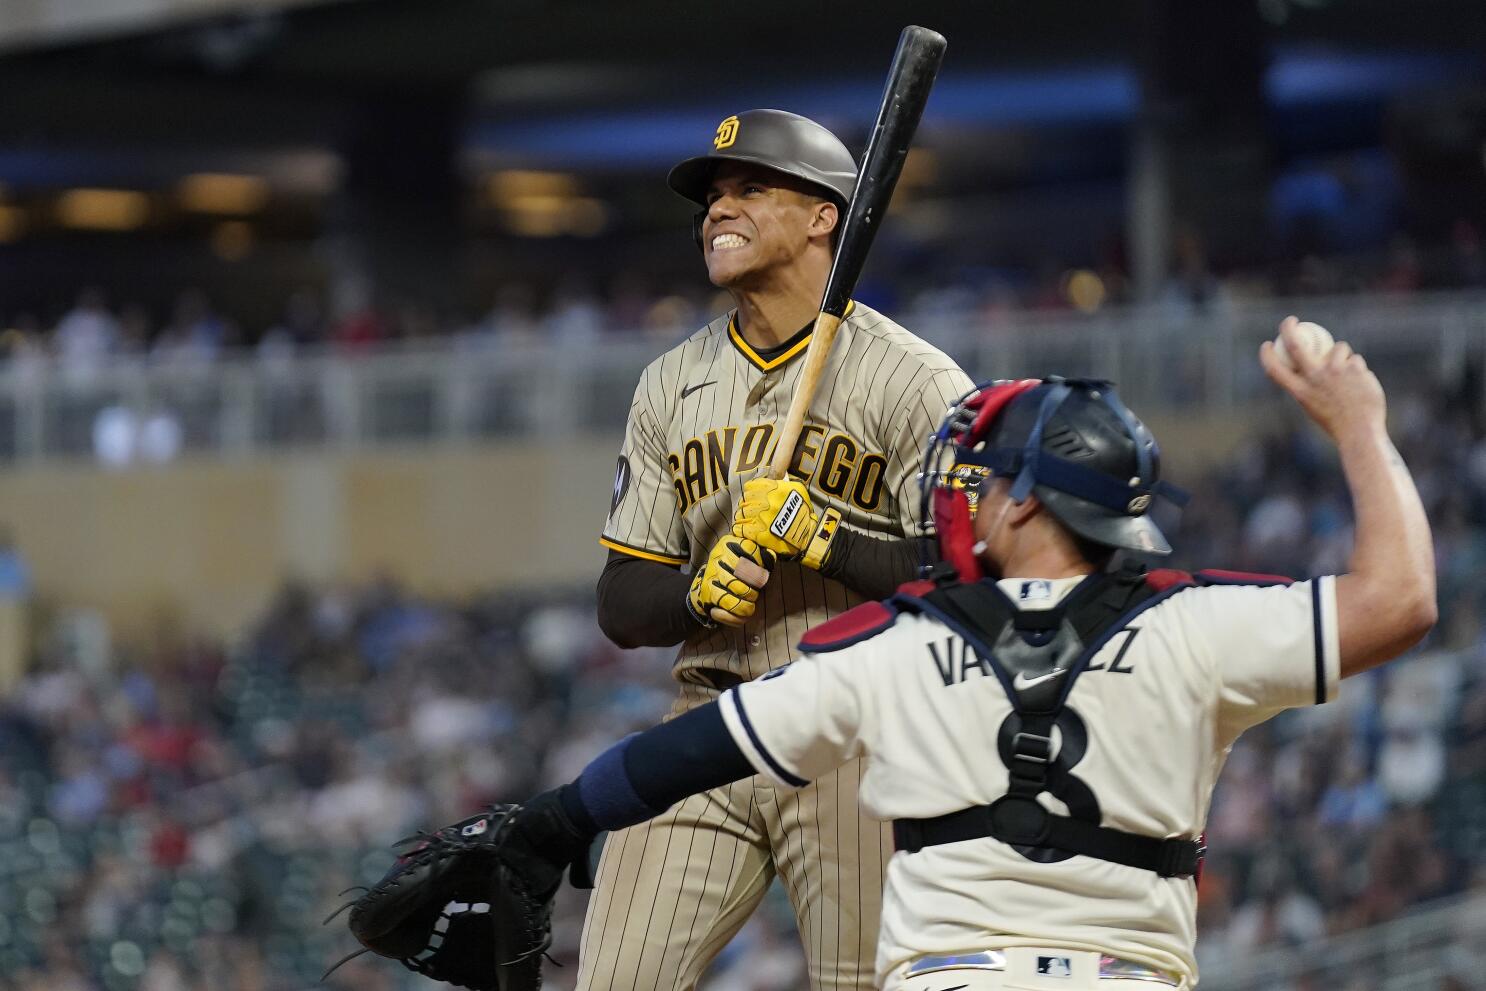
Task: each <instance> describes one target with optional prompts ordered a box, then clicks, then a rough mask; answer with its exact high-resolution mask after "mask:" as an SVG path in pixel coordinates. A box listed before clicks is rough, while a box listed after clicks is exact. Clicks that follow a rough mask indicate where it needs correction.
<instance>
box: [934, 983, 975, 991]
mask: <svg viewBox="0 0 1486 991" xmlns="http://www.w3.org/2000/svg"><path fill="white" fill-rule="evenodd" d="M969 986H970V985H968V984H956V985H955V986H954V987H952V988H940V989H939V991H960V989H961V988H968V987H969Z"/></svg>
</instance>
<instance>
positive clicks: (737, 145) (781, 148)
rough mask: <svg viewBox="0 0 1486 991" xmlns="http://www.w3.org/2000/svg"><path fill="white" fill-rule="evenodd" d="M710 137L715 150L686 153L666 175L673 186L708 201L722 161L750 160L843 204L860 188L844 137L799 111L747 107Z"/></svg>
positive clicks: (701, 201) (700, 201)
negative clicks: (795, 112)
mask: <svg viewBox="0 0 1486 991" xmlns="http://www.w3.org/2000/svg"><path fill="white" fill-rule="evenodd" d="M711 143H712V150H711V151H709V152H708V153H707V154H705V155H698V156H696V157H695V158H688V159H687V160H686V161H684V162H682V163H680V164H679V165H677V166H676V167H675V168H673V169H672V170H671V174H670V175H669V176H667V177H666V182H667V183H668V184H669V185H670V187H671V188H672V189H674V190H675V191H676V192H678V193H680V194H681V195H682V196H685V197H686V198H687V199H689V200H691V201H692V202H693V203H698V204H701V205H702V206H704V207H705V206H706V205H707V187H708V186H709V185H710V184H711V182H712V173H713V171H714V170H715V169H716V168H717V165H718V163H719V162H748V163H751V164H753V165H762V166H765V167H767V168H771V169H773V170H775V171H776V172H783V173H784V174H785V175H790V176H794V177H795V178H796V179H803V180H805V181H806V182H808V183H810V184H812V185H815V186H819V187H820V189H821V193H822V194H823V195H825V196H826V197H827V198H829V199H832V200H835V201H836V205H837V206H840V207H841V208H843V209H845V207H846V204H847V203H848V202H850V201H851V193H852V190H853V189H855V188H856V182H857V165H856V160H855V159H854V158H852V157H851V152H849V151H847V149H846V146H845V145H844V144H842V143H841V139H840V138H838V137H836V135H834V134H832V133H831V132H830V131H828V130H826V129H825V128H824V127H821V126H820V125H819V124H817V123H816V122H815V121H813V120H811V119H810V118H808V117H801V116H800V115H799V114H792V113H789V112H788V111H784V110H746V111H744V112H743V113H741V114H735V115H733V116H732V117H729V118H727V119H726V120H724V121H723V122H722V123H720V124H718V125H717V132H716V133H715V134H714V135H713V136H712V139H711Z"/></svg>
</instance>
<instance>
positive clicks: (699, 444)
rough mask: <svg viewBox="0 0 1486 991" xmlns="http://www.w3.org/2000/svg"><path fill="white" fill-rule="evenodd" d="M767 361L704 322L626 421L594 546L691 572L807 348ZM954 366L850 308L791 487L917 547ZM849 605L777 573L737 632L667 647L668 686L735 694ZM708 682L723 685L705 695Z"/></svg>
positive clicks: (827, 584) (730, 332) (801, 342)
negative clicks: (921, 486)
mask: <svg viewBox="0 0 1486 991" xmlns="http://www.w3.org/2000/svg"><path fill="white" fill-rule="evenodd" d="M809 336H810V335H809V334H808V333H805V334H802V335H800V336H799V337H797V338H796V339H795V340H793V341H792V342H790V343H789V344H788V346H787V347H785V348H784V349H783V350H782V352H781V353H779V354H775V355H772V356H770V355H763V354H760V353H759V352H757V351H756V350H754V349H753V348H752V347H750V346H749V344H748V342H747V341H746V340H744V338H743V337H742V335H741V334H740V333H739V332H738V329H737V327H736V325H735V324H734V320H733V315H732V314H727V315H724V316H721V317H719V318H718V319H716V320H714V321H713V322H712V323H710V324H708V325H707V326H706V327H703V328H702V329H701V330H700V331H698V332H697V333H695V334H693V335H692V336H691V337H689V338H687V339H686V340H685V341H684V342H682V343H681V344H680V345H678V346H677V347H675V348H672V349H671V350H670V351H668V352H666V353H665V354H664V355H662V356H661V357H660V358H658V359H656V360H655V361H654V362H652V363H651V364H650V365H649V367H647V368H646V369H645V372H644V374H643V375H641V377H640V383H639V385H638V387H637V388H636V389H635V398H634V402H633V404H632V405H631V406H630V411H629V422H628V424H627V426H626V433H625V440H624V448H623V450H622V451H621V453H620V456H619V464H618V468H617V471H616V473H615V479H614V497H613V501H612V503H611V507H610V512H609V517H608V520H607V522H606V523H605V525H604V530H603V536H602V538H601V541H600V542H601V543H603V544H604V546H606V547H609V548H611V549H612V550H616V551H620V552H623V553H625V554H631V555H634V556H636V557H641V558H645V559H648V560H653V561H661V562H663V563H666V564H674V565H678V566H679V565H687V564H689V565H691V566H692V567H697V566H698V565H699V564H701V563H702V562H704V561H705V560H706V557H707V553H708V552H709V551H710V550H711V549H712V546H713V544H714V543H715V542H716V541H717V539H718V538H719V537H720V536H722V535H723V534H725V533H727V532H728V530H729V529H730V528H731V527H732V523H733V516H734V513H735V510H736V508H737V505H738V503H739V502H740V501H741V499H742V492H743V483H744V482H745V481H747V480H748V479H750V478H753V477H755V476H757V475H760V474H762V473H763V472H765V471H767V470H768V466H769V463H770V461H771V460H772V459H773V454H774V446H775V431H776V430H777V428H778V425H779V424H782V423H783V422H784V419H785V414H786V413H787V411H788V410H789V404H790V399H791V398H792V397H793V396H794V394H795V388H796V386H797V384H798V382H799V377H800V369H801V364H802V363H801V361H799V360H798V359H799V358H800V357H801V356H802V355H803V353H804V351H805V348H806V346H807V345H808V344H809ZM972 385H973V384H972V383H971V381H970V379H969V378H968V377H967V376H966V375H965V373H964V372H962V371H961V370H960V368H959V366H958V365H956V364H955V363H954V361H953V360H952V359H950V358H949V357H948V356H947V355H945V354H944V353H943V352H942V351H940V350H938V349H937V348H935V347H933V346H931V345H929V344H927V343H925V342H924V341H923V340H920V339H919V338H918V337H915V336H914V335H913V334H911V333H909V332H908V331H906V330H904V329H903V328H902V327H900V326H898V325H897V324H896V323H894V322H893V321H891V320H889V319H888V318H887V317H885V316H883V315H882V314H880V313H878V312H876V311H874V310H872V309H871V308H869V307H866V306H862V305H860V304H857V303H853V304H851V306H850V307H849V309H848V310H847V314H846V319H845V320H844V321H842V324H841V328H840V330H839V332H838V333H837V337H836V340H835V342H834V344H833V345H832V347H831V354H830V359H829V362H828V364H827V366H826V370H825V373H824V375H823V377H822V379H821V384H820V387H819V389H818V390H817V392H816V395H815V399H814V402H813V403H812V404H811V407H810V412H809V414H808V415H807V417H806V419H805V427H804V430H803V432H802V433H801V436H800V441H799V443H798V444H797V445H796V448H795V457H794V461H793V463H792V466H791V468H790V472H791V474H792V475H793V476H794V477H796V478H799V479H801V480H803V481H805V483H806V484H807V485H808V486H809V489H810V496H811V499H812V501H813V502H814V503H815V506H816V510H817V511H822V510H824V509H825V508H826V507H828V506H829V507H834V508H835V509H837V510H839V511H840V512H841V515H842V525H844V526H847V527H851V528H853V529H855V530H858V531H861V532H864V533H868V534H873V535H878V536H881V537H884V538H891V537H902V536H905V535H918V534H919V532H920V527H919V525H918V484H917V474H918V471H919V466H920V460H921V458H922V456H923V448H924V443H925V441H926V440H927V438H928V435H929V433H930V432H932V431H933V430H934V429H935V428H937V427H938V425H939V422H940V420H941V419H942V418H943V416H944V413H945V411H946V410H947V409H948V407H949V406H950V404H951V403H953V402H954V401H955V400H956V399H958V398H959V397H960V396H962V395H963V394H964V393H966V392H968V391H969V390H970V389H971V388H972ZM860 601H861V597H860V596H858V595H856V594H855V593H853V592H851V591H850V590H848V589H847V588H846V587H845V586H844V585H841V584H840V583H839V582H835V581H832V580H831V579H828V578H825V577H824V576H822V575H821V574H819V573H818V572H816V571H813V570H810V569H808V568H805V567H803V566H801V565H798V564H796V563H793V562H788V561H784V562H780V563H779V565H778V567H777V568H776V569H775V571H774V573H773V576H772V577H771V578H770V580H769V583H768V585H767V586H766V587H765V588H764V591H763V594H762V595H761V596H760V599H759V603H758V607H757V610H756V612H755V613H754V615H753V617H752V618H751V619H750V620H749V622H748V624H747V626H745V627H743V628H742V629H740V630H733V629H726V628H719V629H713V630H698V632H697V633H696V634H695V635H693V636H692V637H691V638H690V639H688V640H687V641H686V642H685V643H684V644H682V646H681V650H680V653H679V655H678V656H677V660H676V668H675V675H676V678H677V679H678V680H680V681H682V682H692V683H695V684H702V685H713V684H719V683H721V684H734V683H736V681H737V680H738V679H739V678H742V679H745V680H746V679H750V678H754V677H757V676H759V675H762V674H764V673H766V672H768V671H769V670H771V669H773V668H777V667H779V666H781V665H783V664H786V663H788V661H789V659H790V657H791V652H792V650H793V648H794V645H795V643H796V642H798V641H799V639H800V636H801V635H802V634H803V633H804V632H805V630H806V629H808V628H809V627H811V626H815V625H817V624H819V623H822V622H824V621H826V620H828V619H830V618H831V617H832V616H835V615H839V614H840V613H841V612H844V611H845V610H846V609H849V608H850V607H851V606H853V605H855V604H857V603H858V602H860ZM709 671H720V672H725V673H726V674H727V675H729V676H730V677H726V678H724V679H721V680H720V681H719V680H714V679H711V678H709V677H708V672H709Z"/></svg>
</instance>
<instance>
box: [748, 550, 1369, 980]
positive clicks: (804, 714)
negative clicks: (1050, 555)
mask: <svg viewBox="0 0 1486 991" xmlns="http://www.w3.org/2000/svg"><path fill="white" fill-rule="evenodd" d="M1078 581H1079V580H1078V579H1064V580H1061V581H1054V582H1038V581H1021V580H1008V581H1003V582H1000V583H999V587H1000V588H1001V589H1002V591H1003V592H1004V593H1005V594H1006V595H1007V596H1008V597H1010V598H1011V599H1012V601H1013V602H1018V600H1019V599H1020V600H1021V601H1020V602H1019V604H1020V605H1021V607H1023V608H1033V607H1035V605H1036V597H1038V596H1040V597H1041V600H1040V601H1041V602H1042V603H1043V604H1045V605H1048V606H1051V605H1052V604H1054V603H1056V602H1059V601H1061V600H1062V598H1063V597H1064V596H1065V595H1067V594H1068V592H1069V591H1071V590H1072V589H1073V588H1074V587H1075V586H1076V585H1077V584H1078ZM1334 581H1335V580H1334V579H1333V578H1329V577H1328V578H1319V579H1316V580H1315V581H1311V582H1302V583H1297V584H1294V585H1289V586H1269V587H1261V586H1253V585H1233V586H1210V587H1196V588H1193V587H1186V588H1182V589H1181V590H1179V591H1176V592H1174V593H1172V594H1170V595H1169V596H1168V597H1166V598H1161V599H1158V600H1156V601H1155V603H1154V604H1153V605H1150V606H1149V607H1148V608H1146V609H1145V610H1144V611H1141V612H1138V613H1136V614H1135V615H1134V616H1133V617H1132V618H1131V619H1130V620H1129V621H1128V622H1127V623H1126V624H1125V625H1124V626H1123V627H1121V628H1119V629H1118V630H1116V631H1114V632H1113V633H1112V635H1111V636H1110V638H1109V639H1108V641H1107V642H1106V643H1105V644H1104V645H1103V647H1101V648H1100V649H1099V650H1098V651H1097V653H1095V655H1094V656H1093V658H1092V660H1091V661H1090V662H1089V666H1088V669H1087V670H1086V671H1085V672H1084V673H1083V674H1081V675H1079V676H1078V677H1077V679H1076V681H1075V682H1074V685H1073V688H1072V691H1071V693H1070V694H1069V696H1068V703H1067V711H1066V712H1065V717H1064V718H1061V719H1060V720H1059V722H1058V734H1057V736H1058V743H1057V756H1055V758H1054V762H1055V763H1061V765H1062V766H1063V768H1064V769H1065V770H1066V772H1067V774H1068V775H1069V779H1070V780H1072V779H1076V780H1077V781H1078V782H1081V783H1082V785H1083V786H1086V791H1087V793H1090V794H1092V797H1093V800H1094V802H1096V803H1097V816H1098V819H1099V821H1100V822H1102V824H1103V825H1104V826H1107V827H1112V828H1115V829H1120V830H1125V831H1127V832H1132V833H1138V834H1141V835H1145V836H1153V837H1159V838H1171V837H1183V838H1196V837H1198V836H1199V835H1200V834H1201V833H1202V830H1203V824H1204V822H1205V820H1206V818H1207V812H1208V803H1209V799H1210V797H1211V795H1212V790H1213V785H1214V783H1215V782H1216V780H1217V777H1218V772H1219V771H1220V770H1221V768H1222V766H1223V762H1224V760H1225V759H1226V757H1227V754H1228V750H1229V748H1230V747H1231V746H1232V744H1233V742H1234V740H1236V739H1237V738H1238V736H1239V734H1240V733H1242V732H1243V731H1244V730H1245V729H1247V728H1248V727H1250V726H1253V725H1256V724H1257V723H1260V722H1262V721H1264V720H1265V719H1268V718H1269V717H1271V716H1273V715H1275V714H1276V713H1278V712H1280V711H1281V710H1283V709H1285V708H1288V707H1293V706H1302V705H1310V704H1318V703H1321V702H1324V701H1326V700H1328V699H1330V698H1332V697H1334V695H1335V693H1336V689H1337V684H1338V680H1339V678H1340V661H1339V657H1338V652H1337V624H1336V599H1335V589H1334ZM883 615H884V616H886V615H887V614H886V613H884V614H883ZM864 635H865V634H864ZM721 708H722V713H723V717H724V719H725V721H726V722H727V725H728V728H729V730H730V731H731V733H732V735H733V738H734V740H735V741H736V742H737V744H738V746H739V747H740V748H741V749H742V750H743V752H744V753H745V754H746V755H747V756H748V758H749V760H750V761H751V762H752V763H753V765H754V766H755V767H756V768H757V769H758V771H759V772H760V773H762V774H766V775H768V776H769V777H771V778H773V779H774V780H775V781H776V782H778V783H780V784H783V785H789V786H799V785H801V784H803V783H804V782H806V781H808V780H811V779H813V778H815V777H816V776H817V775H820V774H822V773H826V772H828V771H829V770H830V769H832V768H834V767H835V766H837V765H838V764H840V763H841V762H842V761H846V760H849V759H851V758H854V757H859V756H865V758H866V771H865V774H864V776H863V778H862V788H861V798H860V800H861V806H862V809H863V810H864V811H865V812H866V813H868V814H869V815H872V816H874V817H877V818H880V819H900V818H915V819H918V818H930V817H934V816H940V815H945V814H948V813H950V812H956V811H959V810H961V809H965V808H970V807H973V806H980V805H988V804H990V803H991V802H993V801H995V800H996V799H998V798H1000V797H1001V796H1003V795H1004V794H1005V793H1006V790H1007V782H1008V770H1007V767H1006V765H1005V763H1003V759H1002V757H1001V756H1000V753H999V751H998V733H999V731H1000V729H1001V727H1002V724H1003V722H1005V721H1006V720H1007V718H1008V717H1009V716H1010V715H1011V713H1012V707H1011V704H1010V702H1009V701H1008V699H1007V697H1006V693H1005V690H1004V689H1003V688H1002V686H1001V683H1000V681H998V680H997V678H996V677H995V675H994V673H993V672H992V671H991V669H990V666H989V664H987V663H985V662H984V661H983V660H982V659H981V658H980V657H979V656H978V655H977V654H976V652H975V651H974V650H972V649H970V648H969V646H968V645H967V643H966V642H965V641H964V640H963V639H961V638H960V637H959V636H957V635H956V634H954V633H953V632H951V630H950V629H949V628H948V627H947V626H945V625H943V624H942V623H940V622H939V621H938V620H936V619H933V618H930V617H928V616H925V615H921V614H910V613H903V614H902V615H899V616H898V617H897V619H896V620H895V621H894V622H893V623H892V625H891V626H889V627H887V628H886V629H884V630H882V632H879V633H876V634H875V635H870V636H869V637H868V638H867V639H863V640H860V641H859V642H856V643H851V642H849V641H848V642H846V643H845V644H844V645H842V646H841V647H840V648H839V649H835V650H831V651H830V652H821V653H814V654H805V655H804V657H803V658H802V659H801V660H799V661H797V662H795V663H794V664H792V665H790V666H789V667H788V668H787V669H785V670H783V671H781V672H779V674H777V675H775V676H771V677H769V678H765V679H762V680H760V681H758V682H755V683H753V684H747V685H740V686H738V687H737V688H735V689H733V690H732V691H730V692H727V693H725V694H724V695H723V696H722V699H721ZM1068 713H1072V714H1073V716H1072V717H1068V715H1067V714H1068ZM1064 794H1072V793H1071V792H1068V791H1066V790H1065V791H1064ZM1080 800H1081V801H1083V802H1084V803H1085V806H1086V807H1087V799H1086V798H1085V799H1080ZM1040 801H1041V802H1042V804H1043V805H1044V806H1046V807H1047V808H1049V809H1050V810H1051V811H1053V812H1056V813H1059V814H1069V809H1068V808H1067V807H1064V806H1062V805H1061V803H1058V802H1055V801H1053V800H1051V799H1050V798H1049V796H1048V795H1046V794H1044V795H1042V796H1041V797H1040ZM1070 801H1072V799H1070ZM1043 852H1044V853H1046V851H1043ZM1063 856H1064V857H1065V859H1061V860H1056V861H1054V862H1047V863H1043V862H1037V861H1034V860H1032V859H1029V858H1028V857H1026V856H1023V855H1022V854H1021V853H1019V852H1018V851H1017V850H1016V849H1014V848H1013V847H1011V846H1009V845H1007V844H1004V843H1002V842H1000V841H999V840H996V839H992V838H989V837H986V838H982V839H973V840H967V841H963V842H959V843H948V844H943V845H939V846H929V847H925V848H924V849H922V850H919V851H918V852H916V853H905V852H901V851H900V852H898V853H896V854H894V855H893V857H892V859H891V861H890V862H889V864H888V870H887V881H886V887H885V889H884V893H883V908H882V927H881V932H880V934H879V942H878V948H877V971H878V979H879V981H882V982H885V981H886V979H887V977H888V975H889V974H890V973H891V972H892V971H893V970H894V969H895V968H897V967H899V966H901V965H902V964H904V963H906V962H908V961H910V960H912V959H913V958H915V957H918V956H921V955H943V954H953V953H959V952H973V951H977V950H984V949H999V948H1004V947H1006V946H1015V945H1037V946H1048V947H1062V948H1067V949H1072V950H1090V951H1099V952H1102V953H1107V954H1110V955H1112V956H1117V957H1122V958H1125V959H1127V960H1134V961H1138V962H1141V963H1144V964H1147V965H1150V966H1153V967H1158V968H1160V969H1162V970H1165V971H1168V972H1174V973H1178V974H1183V975H1186V977H1187V978H1188V980H1189V982H1193V983H1195V980H1196V963H1195V962H1194V959H1193V943H1194V941H1195V938H1196V903H1197V893H1196V885H1195V884H1193V882H1192V880H1191V879H1181V878H1164V879H1163V878H1161V877H1159V876H1158V875H1157V874H1155V873H1154V872H1152V871H1146V870H1139V869H1136V868H1133V867H1126V866H1122V865H1120V864H1115V863H1110V862H1107V861H1103V860H1096V859H1093V858H1091V857H1083V856H1071V855H1063Z"/></svg>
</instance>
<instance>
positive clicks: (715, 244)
mask: <svg viewBox="0 0 1486 991" xmlns="http://www.w3.org/2000/svg"><path fill="white" fill-rule="evenodd" d="M747 243H748V238H746V237H744V236H743V235H742V234H719V235H717V236H716V237H714V238H713V239H712V250H713V251H717V250H719V249H721V248H741V247H743V245H745V244H747Z"/></svg>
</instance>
